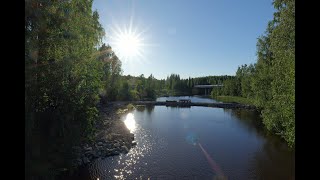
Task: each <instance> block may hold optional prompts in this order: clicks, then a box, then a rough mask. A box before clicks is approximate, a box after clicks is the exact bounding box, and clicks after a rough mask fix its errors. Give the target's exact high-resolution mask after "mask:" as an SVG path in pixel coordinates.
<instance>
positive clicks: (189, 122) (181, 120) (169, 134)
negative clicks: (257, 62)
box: [78, 106, 295, 180]
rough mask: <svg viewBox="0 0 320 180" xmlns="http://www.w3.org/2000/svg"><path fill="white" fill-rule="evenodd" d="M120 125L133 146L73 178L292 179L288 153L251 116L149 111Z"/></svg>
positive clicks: (205, 110)
mask: <svg viewBox="0 0 320 180" xmlns="http://www.w3.org/2000/svg"><path fill="white" fill-rule="evenodd" d="M123 120H124V121H125V123H126V125H127V126H128V127H129V129H130V130H131V131H132V132H133V133H134V134H135V139H136V141H137V143H138V144H137V146H136V147H134V148H132V149H131V150H130V152H129V153H128V154H122V155H120V156H114V157H109V158H105V159H100V160H96V161H95V162H93V163H92V164H91V165H89V166H87V167H85V168H84V169H83V170H82V172H81V178H80V177H79V178H78V179H94V180H97V179H99V180H104V179H148V178H149V179H150V180H152V179H177V180H179V179H211V180H212V179H219V178H222V177H226V178H227V179H240V180H242V179H275V180H276V179H281V180H282V179H294V169H295V168H294V163H295V162H294V161H295V158H294V152H293V151H290V149H288V147H287V146H286V144H285V143H284V142H283V141H282V140H280V139H279V138H278V137H275V136H273V135H270V134H268V133H267V132H265V131H264V130H263V128H262V125H261V123H260V121H261V119H260V118H259V115H258V113H257V112H255V111H248V110H231V109H222V108H210V107H191V108H175V107H165V106H151V107H145V108H139V109H137V110H134V111H133V112H131V113H129V114H127V115H125V116H124V117H123Z"/></svg>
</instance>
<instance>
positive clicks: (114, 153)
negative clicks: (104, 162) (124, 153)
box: [111, 150, 120, 155]
mask: <svg viewBox="0 0 320 180" xmlns="http://www.w3.org/2000/svg"><path fill="white" fill-rule="evenodd" d="M119 154H120V152H119V151H117V150H116V151H112V153H111V155H119Z"/></svg>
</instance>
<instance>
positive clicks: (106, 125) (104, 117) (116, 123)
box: [73, 103, 136, 167]
mask: <svg viewBox="0 0 320 180" xmlns="http://www.w3.org/2000/svg"><path fill="white" fill-rule="evenodd" d="M126 105H127V104H126V103H108V104H99V105H98V110H99V119H98V120H97V121H96V123H95V128H96V133H95V136H94V139H93V141H92V142H91V143H89V142H88V143H85V144H82V145H80V146H75V147H73V150H74V154H75V157H76V158H75V159H74V160H73V166H74V167H80V166H83V165H86V164H89V163H91V162H92V161H94V160H95V159H99V158H102V159H103V158H106V157H109V156H114V155H119V154H121V153H123V154H126V153H128V152H129V150H130V149H131V147H133V146H134V145H136V142H135V141H134V134H132V133H130V131H129V130H128V129H127V127H126V126H125V124H124V122H123V121H121V120H120V118H121V115H123V114H125V113H127V112H128V111H129V110H128V109H127V107H126Z"/></svg>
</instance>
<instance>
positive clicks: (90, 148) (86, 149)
mask: <svg viewBox="0 0 320 180" xmlns="http://www.w3.org/2000/svg"><path fill="white" fill-rule="evenodd" d="M84 150H85V151H92V147H86V148H84Z"/></svg>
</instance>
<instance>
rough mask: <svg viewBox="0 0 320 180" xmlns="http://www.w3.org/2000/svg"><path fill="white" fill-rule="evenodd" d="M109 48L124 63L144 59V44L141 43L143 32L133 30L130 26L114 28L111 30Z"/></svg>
mask: <svg viewBox="0 0 320 180" xmlns="http://www.w3.org/2000/svg"><path fill="white" fill-rule="evenodd" d="M111 30H112V32H111V33H112V35H111V39H110V40H111V41H110V43H111V46H112V47H113V49H114V51H115V53H116V55H117V56H119V58H120V59H121V60H124V61H132V60H135V61H139V60H141V59H142V58H144V50H145V48H146V47H145V46H146V44H145V43H144V42H143V41H144V38H143V37H142V36H143V32H144V31H138V30H137V28H136V29H134V28H133V27H132V25H131V24H130V26H129V27H126V26H125V27H123V28H120V27H119V26H114V28H111Z"/></svg>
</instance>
